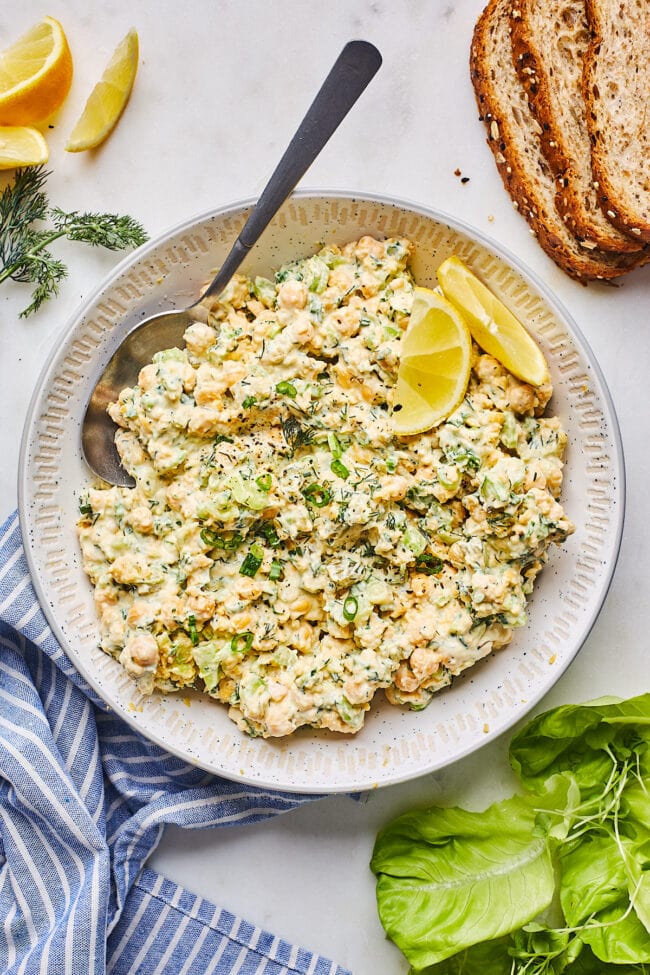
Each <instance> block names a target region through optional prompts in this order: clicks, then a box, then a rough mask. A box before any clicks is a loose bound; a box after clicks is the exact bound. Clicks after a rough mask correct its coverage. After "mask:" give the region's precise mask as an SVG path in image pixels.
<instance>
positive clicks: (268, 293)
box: [253, 275, 276, 308]
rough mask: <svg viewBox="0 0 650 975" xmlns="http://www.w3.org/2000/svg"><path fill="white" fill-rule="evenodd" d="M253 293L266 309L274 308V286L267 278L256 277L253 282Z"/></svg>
mask: <svg viewBox="0 0 650 975" xmlns="http://www.w3.org/2000/svg"><path fill="white" fill-rule="evenodd" d="M253 293H254V295H255V297H256V298H259V300H260V301H261V302H262V304H263V305H264V306H265V307H266V308H275V298H276V291H275V285H274V284H273V282H272V281H269V279H268V278H263V277H261V276H260V275H258V276H257V277H256V278H255V281H254V282H253Z"/></svg>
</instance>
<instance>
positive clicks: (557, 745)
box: [510, 694, 650, 798]
mask: <svg viewBox="0 0 650 975" xmlns="http://www.w3.org/2000/svg"><path fill="white" fill-rule="evenodd" d="M639 744H643V745H644V746H647V745H648V744H650V694H642V695H640V696H639V697H634V698H630V699H629V700H626V701H616V700H613V699H611V698H604V699H602V700H600V701H593V702H591V703H589V704H577V705H574V704H566V705H561V706H560V707H557V708H553V709H552V710H551V711H546V712H544V713H543V714H540V715H538V716H537V717H536V718H533V720H532V721H531V722H529V723H528V724H527V725H526V727H525V728H523V730H522V731H520V732H519V733H518V734H517V735H515V736H514V738H513V739H512V741H511V743H510V761H511V764H512V766H513V768H514V769H515V771H516V772H517V774H518V775H519V778H520V779H521V781H522V783H523V784H524V785H525V787H526V788H527V789H530V790H532V791H535V790H537V789H540V788H542V787H543V785H544V781H545V779H547V778H548V777H549V776H550V775H554V774H557V773H561V772H571V773H572V774H573V775H574V776H575V778H576V781H577V782H578V784H579V786H580V789H581V790H582V793H583V798H586V796H587V795H588V794H590V793H591V792H593V791H594V790H596V791H600V790H602V786H603V782H604V781H606V780H607V775H608V767H609V766H610V765H611V759H610V758H609V756H608V753H607V750H606V749H607V748H612V747H613V748H614V749H615V750H616V751H617V752H620V751H621V750H624V751H628V752H629V751H630V750H631V749H634V748H635V746H638V745H639ZM636 750H637V752H638V751H639V749H638V748H636ZM642 750H646V749H645V748H644V749H642Z"/></svg>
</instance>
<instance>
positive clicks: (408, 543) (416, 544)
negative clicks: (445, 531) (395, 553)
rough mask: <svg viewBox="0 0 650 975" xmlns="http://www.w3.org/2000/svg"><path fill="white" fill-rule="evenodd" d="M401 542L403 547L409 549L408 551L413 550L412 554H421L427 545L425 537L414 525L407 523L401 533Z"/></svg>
mask: <svg viewBox="0 0 650 975" xmlns="http://www.w3.org/2000/svg"><path fill="white" fill-rule="evenodd" d="M402 542H403V544H404V547H405V548H407V549H409V551H410V552H413V554H414V555H422V553H423V552H424V550H425V548H426V547H427V540H426V538H425V537H424V535H423V534H422V532H421V531H420V530H419V529H418V528H416V527H415V525H409V526H408V527H407V529H406V531H405V532H404V534H403V535H402Z"/></svg>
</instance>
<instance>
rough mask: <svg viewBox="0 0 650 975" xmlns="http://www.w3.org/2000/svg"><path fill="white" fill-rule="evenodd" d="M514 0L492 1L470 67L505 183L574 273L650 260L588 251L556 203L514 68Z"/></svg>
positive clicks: (587, 276)
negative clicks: (572, 231)
mask: <svg viewBox="0 0 650 975" xmlns="http://www.w3.org/2000/svg"><path fill="white" fill-rule="evenodd" d="M510 8H511V0H489V2H488V4H487V6H486V8H485V10H484V11H483V13H482V14H481V16H480V17H479V19H478V21H477V24H476V26H475V28H474V34H473V37H472V45H471V51H470V70H471V78H472V83H473V85H474V91H475V94H476V100H477V103H478V107H479V117H480V118H481V119H482V121H484V122H485V124H486V126H487V130H488V145H489V146H490V149H491V150H492V152H493V154H494V157H495V160H496V163H497V167H498V169H499V172H500V174H501V178H502V180H503V183H504V186H505V188H506V190H507V191H508V193H509V194H510V196H511V198H512V200H513V202H514V205H515V207H516V208H517V209H518V210H519V212H520V213H521V214H522V215H523V216H524V217H525V218H526V220H527V221H528V223H529V224H530V227H531V230H532V231H533V233H534V234H535V235H536V236H537V239H538V241H539V243H540V245H541V246H542V248H543V249H544V250H545V251H546V253H547V254H548V256H549V257H550V258H551V259H552V260H553V261H555V263H556V264H558V265H559V267H561V268H562V269H563V270H564V271H566V273H567V274H569V275H570V276H571V277H573V278H576V279H578V280H582V281H589V280H608V279H611V278H616V277H618V276H619V275H621V274H624V273H625V272H626V271H629V270H631V268H633V267H637V266H638V265H639V264H641V263H644V262H645V260H647V256H646V255H645V253H644V252H640V254H613V253H608V252H606V251H601V250H599V249H598V248H594V249H593V250H585V249H584V248H583V247H582V246H581V245H580V242H579V241H578V239H577V238H576V237H575V236H574V235H573V234H572V233H571V231H570V230H569V228H568V227H567V225H566V223H565V222H564V220H562V218H561V217H560V215H559V213H558V211H557V209H556V207H555V191H556V181H555V174H554V173H553V171H552V169H551V167H550V165H549V163H548V160H547V159H546V156H545V155H544V153H543V151H542V144H541V141H540V134H541V133H540V126H539V124H538V123H537V121H536V120H535V119H534V118H533V116H532V115H531V112H530V108H529V106H528V98H527V96H526V92H525V91H524V89H523V86H522V84H521V82H520V81H519V77H518V75H517V72H516V70H515V67H514V62H513V56H512V43H511V39H510Z"/></svg>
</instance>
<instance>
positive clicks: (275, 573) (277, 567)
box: [269, 559, 284, 581]
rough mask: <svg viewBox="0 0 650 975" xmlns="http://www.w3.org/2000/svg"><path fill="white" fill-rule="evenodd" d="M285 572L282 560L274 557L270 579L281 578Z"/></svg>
mask: <svg viewBox="0 0 650 975" xmlns="http://www.w3.org/2000/svg"><path fill="white" fill-rule="evenodd" d="M283 572H284V566H283V564H282V562H279V561H278V559H273V561H272V562H271V568H270V571H269V579H272V580H273V581H275V580H276V579H281V578H282V574H283Z"/></svg>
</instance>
